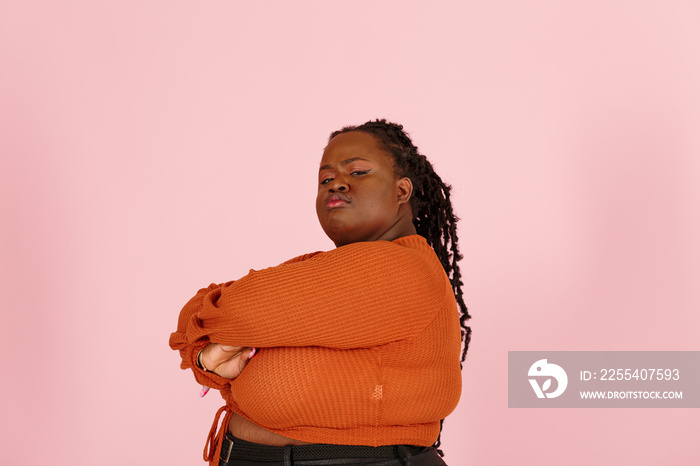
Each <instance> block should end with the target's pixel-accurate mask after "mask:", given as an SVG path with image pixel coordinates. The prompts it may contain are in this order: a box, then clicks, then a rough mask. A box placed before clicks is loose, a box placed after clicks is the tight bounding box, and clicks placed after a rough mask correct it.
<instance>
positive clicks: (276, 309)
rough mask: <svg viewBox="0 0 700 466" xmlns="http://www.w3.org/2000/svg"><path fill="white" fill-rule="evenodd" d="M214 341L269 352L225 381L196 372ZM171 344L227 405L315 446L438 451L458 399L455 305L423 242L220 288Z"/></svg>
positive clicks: (324, 258)
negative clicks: (430, 448)
mask: <svg viewBox="0 0 700 466" xmlns="http://www.w3.org/2000/svg"><path fill="white" fill-rule="evenodd" d="M208 342H216V343H222V344H227V345H236V346H254V347H257V348H260V352H259V353H258V354H257V355H256V356H255V357H254V358H253V359H251V361H250V363H249V364H248V366H247V367H246V368H245V370H244V371H243V372H242V373H241V375H240V376H239V377H238V378H236V379H234V380H228V379H224V378H222V377H219V376H217V375H215V374H212V373H207V372H203V371H202V370H200V369H199V368H197V366H196V364H195V361H194V360H195V358H196V356H197V353H198V351H199V350H200V349H201V348H202V347H204V346H205V345H206V344H207V343H208ZM170 346H171V347H172V348H173V349H177V350H179V351H180V354H181V356H182V364H181V367H182V368H183V369H192V370H193V372H194V374H195V378H196V379H197V381H198V382H199V383H201V384H203V385H208V386H210V387H213V388H217V389H219V390H220V391H221V394H222V396H223V398H224V399H225V400H226V404H227V409H228V410H230V411H233V412H235V413H238V414H240V415H241V416H243V417H245V418H246V419H249V420H250V421H252V422H254V423H256V424H258V425H260V426H262V427H264V428H265V429H267V430H269V431H272V432H275V433H277V434H280V435H284V436H287V437H291V438H294V439H298V440H302V441H306V442H315V443H334V444H357V445H372V446H378V445H390V444H413V445H426V446H427V445H431V444H432V443H433V442H434V441H435V440H436V438H437V435H438V431H439V425H440V422H439V421H440V419H443V418H445V417H446V416H447V415H448V414H449V413H450V412H452V410H453V409H454V408H455V406H456V405H457V402H458V401H459V396H460V392H461V380H462V379H461V372H460V367H459V357H460V327H459V318H458V310H457V305H456V303H455V299H454V295H453V293H452V288H451V287H450V283H449V281H448V278H447V276H446V275H445V272H444V270H443V268H442V265H441V264H440V261H439V260H438V258H437V256H436V255H435V253H434V251H433V250H432V248H431V247H430V246H429V245H428V244H427V243H426V241H425V239H423V238H422V237H420V236H417V235H413V236H408V237H404V238H399V239H397V240H395V241H392V242H388V241H375V242H365V243H353V244H349V245H347V246H342V247H339V248H337V249H334V250H331V251H328V252H319V253H312V254H307V255H304V256H300V257H297V258H295V259H292V260H290V261H288V262H285V263H283V264H281V265H279V266H277V267H271V268H268V269H264V270H260V271H251V272H250V273H249V274H248V275H246V276H245V277H243V278H241V279H240V280H237V281H233V282H228V283H225V284H221V285H214V284H212V285H210V286H209V287H208V288H204V289H201V290H199V292H198V293H197V294H196V295H195V296H194V297H193V298H192V299H191V300H190V301H189V302H188V303H187V304H186V305H185V307H184V308H183V309H182V312H181V313H180V318H179V322H178V327H177V331H176V332H174V333H173V334H172V335H171V337H170ZM224 428H225V427H224ZM212 453H213V452H212Z"/></svg>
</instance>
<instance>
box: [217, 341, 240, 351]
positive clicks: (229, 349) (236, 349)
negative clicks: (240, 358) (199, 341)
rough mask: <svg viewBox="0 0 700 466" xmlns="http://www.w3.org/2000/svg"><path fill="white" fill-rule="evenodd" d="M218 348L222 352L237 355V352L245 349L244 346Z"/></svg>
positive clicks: (220, 346)
mask: <svg viewBox="0 0 700 466" xmlns="http://www.w3.org/2000/svg"><path fill="white" fill-rule="evenodd" d="M217 344H218V343H217ZM219 348H221V350H222V351H225V352H227V353H237V352H239V351H242V350H243V349H245V347H244V346H230V345H219Z"/></svg>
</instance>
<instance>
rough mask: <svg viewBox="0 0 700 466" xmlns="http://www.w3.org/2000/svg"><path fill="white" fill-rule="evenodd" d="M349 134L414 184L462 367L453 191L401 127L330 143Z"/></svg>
mask: <svg viewBox="0 0 700 466" xmlns="http://www.w3.org/2000/svg"><path fill="white" fill-rule="evenodd" d="M350 131H361V132H363V133H368V134H371V135H372V136H374V137H375V138H376V139H377V142H378V143H379V146H380V147H381V148H382V149H383V150H384V151H386V152H387V153H389V154H391V156H392V158H393V159H394V170H395V171H396V174H397V175H398V176H399V177H402V178H403V177H407V178H409V179H410V180H411V182H412V183H413V193H412V195H411V200H410V204H411V209H412V212H413V224H414V226H415V227H416V232H417V233H418V234H419V235H421V236H422V237H423V238H425V239H426V241H427V242H428V244H429V245H430V246H431V247H432V248H433V250H434V251H435V253H436V254H437V256H438V258H439V259H440V263H442V267H443V268H444V269H445V273H446V274H447V277H448V278H449V280H450V283H451V284H452V291H453V292H454V295H455V299H456V301H457V306H458V307H459V313H460V316H459V324H460V327H461V334H462V342H463V349H462V355H461V358H460V367H462V363H463V362H464V359H465V358H466V356H467V349H468V348H469V341H470V340H471V333H472V331H471V328H469V327H468V326H467V324H466V322H467V320H469V319H470V318H471V316H470V315H469V312H468V310H467V306H466V304H464V298H463V295H462V285H463V283H462V274H461V273H460V270H459V265H458V264H457V262H459V261H460V260H461V259H462V255H461V254H460V253H459V247H458V245H457V242H458V238H457V221H458V220H459V218H457V216H455V214H454V212H453V210H452V202H451V201H450V190H451V189H452V188H451V186H450V185H448V184H446V183H444V182H443V181H442V179H441V178H440V177H439V176H438V174H437V173H435V170H434V169H433V165H432V164H431V163H430V161H429V160H428V159H427V158H426V157H425V155H423V154H421V153H420V152H418V148H417V147H416V146H415V145H413V141H411V138H410V137H409V135H408V134H407V133H406V132H405V131H404V129H403V126H402V125H399V124H396V123H391V122H388V121H386V120H385V119H381V120H379V119H377V120H374V121H368V122H366V123H363V124H361V125H359V126H346V127H344V128H343V129H341V130H338V131H335V132H333V133H332V134H331V136H330V138H329V139H328V140H329V141H330V140H331V139H333V138H334V137H336V136H337V135H339V134H342V133H347V132H350ZM442 424H443V420H441V421H440V432H442ZM439 446H440V436H439V435H438V439H437V441H436V442H435V444H434V447H436V448H437V447H439ZM438 451H439V450H438ZM440 453H442V452H440Z"/></svg>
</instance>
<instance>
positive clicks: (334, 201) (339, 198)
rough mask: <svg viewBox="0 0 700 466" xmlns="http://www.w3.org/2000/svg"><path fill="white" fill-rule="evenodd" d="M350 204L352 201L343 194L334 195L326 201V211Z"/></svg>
mask: <svg viewBox="0 0 700 466" xmlns="http://www.w3.org/2000/svg"><path fill="white" fill-rule="evenodd" d="M349 203H350V199H348V197H347V196H345V195H343V194H332V195H330V196H329V197H328V199H327V200H326V209H335V208H338V207H343V206H344V205H347V204H349Z"/></svg>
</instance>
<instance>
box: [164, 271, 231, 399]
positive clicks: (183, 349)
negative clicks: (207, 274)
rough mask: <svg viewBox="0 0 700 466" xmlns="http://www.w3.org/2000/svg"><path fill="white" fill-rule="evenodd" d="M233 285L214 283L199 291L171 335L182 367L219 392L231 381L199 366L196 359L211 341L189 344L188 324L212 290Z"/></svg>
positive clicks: (188, 304)
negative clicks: (190, 370)
mask: <svg viewBox="0 0 700 466" xmlns="http://www.w3.org/2000/svg"><path fill="white" fill-rule="evenodd" d="M231 283H233V282H228V283H226V284H222V285H217V284H215V283H212V284H211V285H209V286H208V287H207V288H202V289H201V290H199V291H198V292H197V294H196V295H194V297H193V298H192V299H190V300H189V301H188V302H187V304H185V306H184V307H183V308H182V311H180V317H179V318H178V322H177V330H176V331H175V332H173V333H172V334H170V348H172V349H174V350H178V351H179V352H180V357H181V358H182V362H181V363H180V367H181V368H182V369H192V372H193V373H194V378H195V379H196V380H197V382H199V383H200V384H202V385H206V386H207V387H211V388H215V389H217V390H221V389H222V388H224V386H226V385H228V384H229V383H230V382H231V381H230V380H229V379H226V378H224V377H221V376H219V375H216V374H214V373H213V372H205V371H203V370H202V369H200V368H199V367H198V366H197V364H196V362H195V359H196V358H197V355H198V354H199V351H200V350H201V349H202V348H203V347H205V346H206V345H207V344H209V341H208V340H207V339H206V338H204V339H201V340H199V341H195V342H189V341H188V340H187V336H186V331H187V326H188V323H189V321H190V320H191V319H192V317H193V316H194V314H196V313H197V312H199V311H200V310H201V309H202V304H203V303H204V297H205V296H206V295H207V294H208V293H210V292H211V291H212V290H215V289H219V288H221V287H222V286H225V285H229V284H231Z"/></svg>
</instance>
